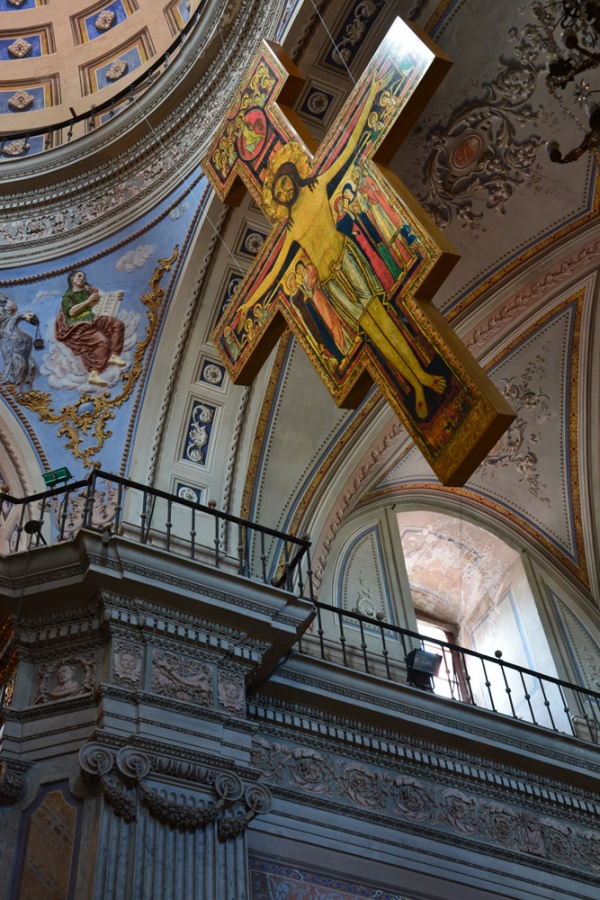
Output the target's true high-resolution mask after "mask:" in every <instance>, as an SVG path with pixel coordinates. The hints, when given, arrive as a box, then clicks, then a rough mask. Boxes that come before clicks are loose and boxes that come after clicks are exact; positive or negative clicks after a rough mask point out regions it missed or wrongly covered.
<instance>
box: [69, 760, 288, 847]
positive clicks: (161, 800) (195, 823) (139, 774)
mask: <svg viewBox="0 0 600 900" xmlns="http://www.w3.org/2000/svg"><path fill="white" fill-rule="evenodd" d="M79 766H80V769H81V774H82V777H83V779H84V780H85V781H88V782H94V781H96V782H98V783H99V784H100V786H101V788H102V792H103V794H104V799H105V800H106V802H107V804H108V805H109V806H110V807H111V809H112V810H113V812H114V814H115V815H116V816H117V817H118V818H121V819H123V820H124V821H125V822H134V821H135V820H136V818H137V809H138V799H139V802H140V803H141V804H142V805H143V806H144V807H145V808H146V809H147V810H148V812H149V813H150V815H151V816H152V817H153V818H154V819H157V820H158V821H159V822H161V824H163V825H167V826H169V827H170V828H176V829H178V830H179V831H196V830H197V829H199V828H206V826H207V825H210V824H211V823H212V822H214V821H215V820H218V821H217V834H218V837H219V840H220V841H226V840H229V839H231V838H235V837H238V836H239V835H240V834H242V833H243V831H244V830H245V829H246V827H247V826H248V824H249V823H250V822H251V821H252V819H253V818H254V817H255V816H257V815H258V814H260V813H265V812H268V811H269V809H270V808H271V794H270V792H269V790H268V789H267V788H265V787H263V786H262V785H257V784H249V785H246V786H244V784H243V782H242V780H241V779H240V778H239V777H238V776H237V775H235V774H233V773H231V772H223V773H219V774H218V775H217V776H216V777H215V778H214V779H212V778H208V779H207V782H206V783H207V784H209V785H210V787H211V790H212V792H213V797H212V798H210V799H209V800H208V801H207V802H206V803H204V805H202V806H200V805H198V806H192V805H189V804H186V803H178V802H177V801H175V800H171V799H169V798H168V797H164V796H161V794H160V793H159V791H158V790H156V788H154V787H150V786H149V785H147V784H144V779H145V778H146V777H147V776H148V775H150V774H151V773H153V772H154V774H164V773H165V772H166V771H167V770H169V769H171V768H172V766H171V765H170V761H169V760H167V759H165V758H162V757H158V758H154V757H153V756H151V755H149V754H146V753H144V752H143V751H141V750H139V749H138V748H137V747H122V748H121V749H120V750H118V751H116V752H115V751H114V750H112V749H110V748H107V747H105V746H104V745H103V744H97V743H89V744H86V745H85V747H83V748H82V749H81V751H80V753H79ZM179 768H181V767H179ZM196 769H197V767H195V766H192V765H191V764H190V765H189V766H183V770H187V771H188V772H189V773H194V772H195V771H196ZM110 773H114V774H116V776H117V778H118V779H119V781H120V782H121V784H119V783H118V782H116V781H114V780H112V779H109V778H108V777H107V776H108V775H109V774H110ZM207 774H208V770H207ZM193 780H194V781H196V782H197V779H193ZM132 789H133V790H132ZM241 802H243V803H244V809H243V810H240V809H239V804H240V803H241ZM236 804H237V805H238V806H236V808H235V809H233V808H234V805H236ZM230 810H233V811H232V813H231V814H229V815H227V813H228V811H230ZM220 814H223V816H222V817H221V818H218V817H219V815H220Z"/></svg>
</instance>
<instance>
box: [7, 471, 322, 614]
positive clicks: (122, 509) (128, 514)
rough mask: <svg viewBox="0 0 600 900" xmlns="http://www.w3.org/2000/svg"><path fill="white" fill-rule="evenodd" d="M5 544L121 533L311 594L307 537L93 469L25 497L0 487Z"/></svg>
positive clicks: (14, 546)
mask: <svg viewBox="0 0 600 900" xmlns="http://www.w3.org/2000/svg"><path fill="white" fill-rule="evenodd" d="M0 523H3V527H4V528H6V527H7V523H9V526H8V527H10V534H8V535H7V534H5V535H4V537H5V541H4V544H5V552H12V553H17V552H19V551H21V550H27V549H31V548H36V547H40V546H43V545H46V544H51V543H60V542H62V541H67V540H70V539H72V538H74V537H75V535H76V534H77V533H78V532H79V531H80V530H81V529H86V530H88V531H95V532H97V533H99V534H101V535H102V536H103V539H104V540H106V541H107V542H108V541H110V539H111V536H113V535H117V534H118V535H121V536H122V537H126V538H129V539H132V540H135V541H137V542H139V543H141V544H148V545H152V546H153V547H156V548H159V549H164V550H166V551H167V552H170V553H175V554H177V555H181V556H185V557H188V558H189V559H192V560H196V561H198V562H203V563H205V564H207V565H211V566H215V567H216V568H226V569H228V570H229V571H234V572H237V574H239V575H242V576H244V577H246V578H251V579H254V580H259V581H262V582H263V583H264V584H271V585H274V586H276V587H281V588H283V589H285V590H288V591H292V592H293V593H296V594H298V595H299V596H301V597H306V599H309V600H310V599H313V596H314V595H313V582H312V571H311V567H310V541H308V540H306V539H305V538H299V537H296V536H295V535H292V534H286V533H285V532H282V531H277V530H275V529H273V528H266V527H265V526H263V525H257V524H256V523H254V522H250V521H249V520H247V519H242V518H239V517H238V516H233V515H230V514H229V513H226V512H221V511H219V510H217V509H216V508H215V506H214V505H213V504H212V503H209V504H208V505H205V504H202V503H197V502H194V501H192V500H188V499H186V498H184V497H179V496H177V495H175V494H169V493H167V492H165V491H161V490H157V489H156V488H152V487H148V486H146V485H142V484H138V483H137V482H135V481H131V480H129V479H127V478H121V477H120V476H118V475H113V474H111V473H109V472H103V471H101V470H94V471H92V473H91V474H90V475H89V477H88V478H86V479H84V480H81V481H76V482H73V483H71V484H64V485H62V486H60V487H54V488H52V489H51V490H47V491H44V492H42V493H39V494H34V495H32V496H29V497H24V498H19V497H12V496H10V495H9V494H6V493H5V494H0Z"/></svg>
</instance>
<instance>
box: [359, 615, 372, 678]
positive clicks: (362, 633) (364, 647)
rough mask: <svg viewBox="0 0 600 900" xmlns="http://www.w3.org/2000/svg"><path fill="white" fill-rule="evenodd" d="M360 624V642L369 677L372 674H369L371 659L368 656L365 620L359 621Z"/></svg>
mask: <svg viewBox="0 0 600 900" xmlns="http://www.w3.org/2000/svg"><path fill="white" fill-rule="evenodd" d="M358 624H359V626H360V641H361V643H360V646H361V649H362V652H363V659H364V661H365V672H366V673H367V675H369V674H370V672H369V657H368V655H367V642H366V641H365V630H364V627H363V620H362V619H359V620H358Z"/></svg>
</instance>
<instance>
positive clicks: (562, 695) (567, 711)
mask: <svg viewBox="0 0 600 900" xmlns="http://www.w3.org/2000/svg"><path fill="white" fill-rule="evenodd" d="M558 689H559V691H560V699H561V700H562V704H563V710H564V713H565V715H566V717H567V719H568V720H569V723H570V725H571V733H572V734H574V735H576V734H577V730H576V728H575V723H574V722H573V720H572V718H571V710H570V709H569V704H568V703H567V698H566V697H565V692H564V691H563V689H562V686H561V685H560V684H559V685H558Z"/></svg>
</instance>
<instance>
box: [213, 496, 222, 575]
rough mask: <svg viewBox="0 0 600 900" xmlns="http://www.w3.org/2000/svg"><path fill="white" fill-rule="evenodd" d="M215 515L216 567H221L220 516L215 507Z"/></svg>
mask: <svg viewBox="0 0 600 900" xmlns="http://www.w3.org/2000/svg"><path fill="white" fill-rule="evenodd" d="M213 517H214V521H215V567H216V568H217V569H219V568H220V567H221V560H220V557H219V552H220V549H221V538H220V537H219V524H220V522H219V516H218V514H217V513H216V512H214V509H213Z"/></svg>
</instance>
